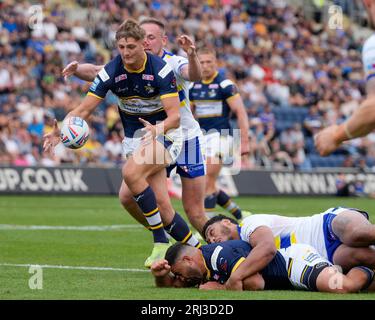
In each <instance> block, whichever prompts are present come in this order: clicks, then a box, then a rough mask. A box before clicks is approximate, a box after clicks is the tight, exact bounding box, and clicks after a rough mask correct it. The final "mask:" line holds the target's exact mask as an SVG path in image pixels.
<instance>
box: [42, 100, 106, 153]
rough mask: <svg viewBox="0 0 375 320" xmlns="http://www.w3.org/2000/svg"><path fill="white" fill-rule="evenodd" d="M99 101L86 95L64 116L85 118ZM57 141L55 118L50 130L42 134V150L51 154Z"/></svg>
mask: <svg viewBox="0 0 375 320" xmlns="http://www.w3.org/2000/svg"><path fill="white" fill-rule="evenodd" d="M101 101H102V99H99V98H97V97H95V96H92V95H87V96H86V97H85V98H84V99H83V101H82V102H81V104H80V105H79V106H77V107H76V108H75V109H73V110H72V111H70V112H69V113H68V114H67V115H66V118H68V117H72V116H76V117H80V118H82V119H85V120H87V118H88V117H89V115H90V114H91V113H92V112H93V111H94V110H95V108H96V107H97V106H98V105H99V103H100V102H101ZM59 142H60V129H59V128H58V126H57V121H56V119H55V120H54V128H53V130H52V132H50V133H48V134H46V135H44V136H43V152H44V153H46V154H50V155H52V154H53V150H54V148H55V147H56V145H57V144H58V143H59Z"/></svg>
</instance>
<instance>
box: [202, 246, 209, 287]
mask: <svg viewBox="0 0 375 320" xmlns="http://www.w3.org/2000/svg"><path fill="white" fill-rule="evenodd" d="M200 252H201V255H202V259H203V263H204V267H205V268H206V271H207V275H206V280H210V279H211V271H210V269H208V268H207V264H206V260H205V259H204V256H203V252H202V250H200Z"/></svg>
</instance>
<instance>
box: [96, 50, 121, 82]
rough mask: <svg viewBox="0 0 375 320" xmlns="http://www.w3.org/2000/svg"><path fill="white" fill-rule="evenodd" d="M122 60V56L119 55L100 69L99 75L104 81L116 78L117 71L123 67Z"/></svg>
mask: <svg viewBox="0 0 375 320" xmlns="http://www.w3.org/2000/svg"><path fill="white" fill-rule="evenodd" d="M122 66H123V64H122V60H121V56H120V55H117V56H116V57H114V58H113V59H112V60H111V61H109V62H108V63H107V64H106V65H105V66H104V68H102V70H100V71H99V73H98V77H99V78H100V79H101V80H102V81H103V82H106V81H108V80H110V79H114V77H115V76H116V74H117V73H119V71H120V70H121V71H122V70H123V69H122Z"/></svg>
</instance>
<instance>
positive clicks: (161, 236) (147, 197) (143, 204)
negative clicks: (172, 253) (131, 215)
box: [134, 186, 169, 243]
mask: <svg viewBox="0 0 375 320" xmlns="http://www.w3.org/2000/svg"><path fill="white" fill-rule="evenodd" d="M134 200H135V201H136V202H137V203H138V205H139V207H140V208H141V210H142V212H143V215H144V216H145V218H146V220H147V222H148V224H149V225H150V227H149V229H150V230H151V231H152V235H153V237H154V242H159V243H168V242H169V241H168V239H167V237H166V236H165V233H164V228H163V222H162V221H161V217H160V213H159V208H158V206H157V204H156V198H155V194H154V191H152V189H151V187H150V186H148V187H147V188H146V189H145V190H144V191H143V192H141V193H140V194H137V195H136V196H134Z"/></svg>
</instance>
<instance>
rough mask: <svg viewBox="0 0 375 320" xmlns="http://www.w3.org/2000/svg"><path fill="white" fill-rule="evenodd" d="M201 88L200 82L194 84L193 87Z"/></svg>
mask: <svg viewBox="0 0 375 320" xmlns="http://www.w3.org/2000/svg"><path fill="white" fill-rule="evenodd" d="M201 88H202V84H200V83H196V84H195V85H194V89H201Z"/></svg>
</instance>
